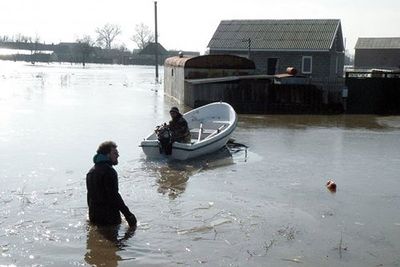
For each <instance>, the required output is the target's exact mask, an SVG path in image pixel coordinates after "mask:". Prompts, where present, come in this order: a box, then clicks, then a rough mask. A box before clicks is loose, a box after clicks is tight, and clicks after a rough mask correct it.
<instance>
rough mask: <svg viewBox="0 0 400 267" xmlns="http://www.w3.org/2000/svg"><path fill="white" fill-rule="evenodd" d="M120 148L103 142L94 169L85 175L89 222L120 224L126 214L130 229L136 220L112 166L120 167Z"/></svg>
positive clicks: (110, 142)
mask: <svg viewBox="0 0 400 267" xmlns="http://www.w3.org/2000/svg"><path fill="white" fill-rule="evenodd" d="M118 157H119V154H118V150H117V145H116V144H115V143H114V142H112V141H107V142H103V143H102V144H100V146H99V148H98V149H97V154H96V155H95V156H94V158H93V161H94V166H93V168H92V169H90V171H89V173H88V174H87V176H86V187H87V202H88V206H89V220H90V222H91V223H93V224H96V225H99V226H109V225H118V224H120V223H121V214H120V212H122V214H124V216H125V219H126V221H127V222H128V224H129V226H130V227H136V217H135V215H133V213H131V212H130V211H129V209H128V207H127V206H126V205H125V203H124V201H123V200H122V197H121V195H120V194H119V193H118V175H117V172H116V171H115V170H114V168H113V165H117V164H118Z"/></svg>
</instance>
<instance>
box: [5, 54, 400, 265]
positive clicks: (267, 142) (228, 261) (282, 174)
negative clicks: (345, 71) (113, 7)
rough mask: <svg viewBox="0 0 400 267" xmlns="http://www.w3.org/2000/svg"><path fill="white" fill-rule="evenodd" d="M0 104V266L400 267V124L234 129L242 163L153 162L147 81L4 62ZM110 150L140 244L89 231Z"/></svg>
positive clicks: (271, 122)
mask: <svg viewBox="0 0 400 267" xmlns="http://www.w3.org/2000/svg"><path fill="white" fill-rule="evenodd" d="M0 92H1V93H0V151H1V153H0V183H1V188H0V204H1V205H0V252H1V256H0V265H6V266H8V265H15V266H51V265H53V266H82V265H83V266H84V265H91V264H97V265H99V266H101V265H103V266H176V265H184V266H185V265H190V266H192V265H193V266H197V265H204V266H299V265H301V266H400V256H399V255H400V253H399V251H400V213H399V211H398V209H399V206H400V194H399V188H400V167H399V166H400V149H399V147H400V117H375V116H240V118H239V126H238V128H237V130H236V132H235V134H234V138H235V139H236V141H237V142H239V143H243V144H246V145H248V146H249V149H248V151H247V156H246V153H245V152H244V151H243V150H242V149H238V148H234V149H231V151H230V152H229V151H227V150H223V151H220V152H219V153H216V154H215V155H212V156H211V157H206V158H201V159H198V160H194V161H190V162H186V163H178V162H162V161H158V162H149V161H146V159H145V158H144V156H143V154H142V152H141V150H140V148H139V147H138V144H139V142H140V140H141V139H142V138H143V137H145V136H146V135H147V134H148V133H149V132H150V131H151V130H152V129H153V126H154V125H155V124H157V123H160V122H163V121H165V120H167V118H168V112H167V111H168V109H169V106H170V103H169V102H168V100H167V99H164V97H163V92H162V85H157V84H154V82H153V69H152V68H148V67H122V66H96V65H92V66H89V67H88V68H87V69H82V68H81V67H79V66H69V65H42V66H29V65H24V64H21V63H13V62H0ZM106 139H113V140H115V141H116V142H117V143H118V144H119V150H120V154H121V157H120V164H119V165H118V166H117V169H118V172H119V174H120V192H121V194H122V196H123V197H124V199H125V201H126V203H127V205H128V206H129V207H130V208H131V210H133V211H134V213H135V214H136V216H137V217H138V219H139V227H138V229H137V231H136V232H135V233H132V232H129V230H128V228H127V225H126V224H125V223H124V224H123V225H121V227H120V228H118V229H108V230H104V229H96V228H94V227H90V226H88V224H87V222H86V216H87V215H86V214H87V208H86V188H85V174H86V172H87V171H88V169H89V168H90V167H91V165H92V163H91V158H92V156H93V153H94V152H95V150H96V147H97V145H98V144H99V143H100V142H101V141H103V140H106ZM329 179H333V180H335V181H336V183H337V185H338V191H337V193H336V194H331V193H329V192H328V191H327V190H326V188H325V183H326V181H327V180H329Z"/></svg>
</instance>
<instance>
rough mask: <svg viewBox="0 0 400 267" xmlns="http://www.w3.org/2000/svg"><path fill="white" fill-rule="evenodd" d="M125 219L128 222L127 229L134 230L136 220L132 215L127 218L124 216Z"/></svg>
mask: <svg viewBox="0 0 400 267" xmlns="http://www.w3.org/2000/svg"><path fill="white" fill-rule="evenodd" d="M125 219H126V221H127V222H128V224H129V227H132V228H133V227H135V228H136V224H137V220H136V217H135V215H134V214H133V213H131V214H130V215H129V216H126V217H125Z"/></svg>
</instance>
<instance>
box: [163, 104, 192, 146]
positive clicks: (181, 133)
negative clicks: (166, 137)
mask: <svg viewBox="0 0 400 267" xmlns="http://www.w3.org/2000/svg"><path fill="white" fill-rule="evenodd" d="M169 114H170V115H171V119H172V120H171V121H170V122H169V125H168V126H169V129H170V130H171V131H172V138H173V141H175V142H180V143H190V131H189V126H188V123H187V121H186V120H185V119H184V118H183V116H182V114H181V113H180V112H179V109H178V108H177V107H172V108H171V110H170V111H169Z"/></svg>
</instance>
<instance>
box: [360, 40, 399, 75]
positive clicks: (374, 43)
mask: <svg viewBox="0 0 400 267" xmlns="http://www.w3.org/2000/svg"><path fill="white" fill-rule="evenodd" d="M355 50H356V52H355V57H354V67H355V68H356V69H373V68H379V69H391V70H395V69H400V37H392V38H358V40H357V44H356V47H355Z"/></svg>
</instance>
